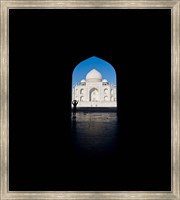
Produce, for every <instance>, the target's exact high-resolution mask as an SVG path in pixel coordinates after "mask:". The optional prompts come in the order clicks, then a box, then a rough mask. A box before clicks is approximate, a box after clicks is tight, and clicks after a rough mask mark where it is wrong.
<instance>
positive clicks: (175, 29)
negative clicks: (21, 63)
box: [0, 0, 180, 200]
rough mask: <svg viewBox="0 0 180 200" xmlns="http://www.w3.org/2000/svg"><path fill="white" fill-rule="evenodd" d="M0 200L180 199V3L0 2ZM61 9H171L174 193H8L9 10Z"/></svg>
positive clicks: (169, 0)
mask: <svg viewBox="0 0 180 200" xmlns="http://www.w3.org/2000/svg"><path fill="white" fill-rule="evenodd" d="M0 7H1V53H0V57H1V59H0V60H1V66H0V69H1V86H0V87H1V90H0V93H1V98H0V102H1V105H0V107H1V126H0V127H1V130H0V137H1V140H0V143H1V183H0V184H1V199H2V200H10V199H14V200H15V199H17V200H20V199H22V200H23V199H24V200H25V199H36V200H37V199H63V200H65V199H83V200H85V199H134V200H135V199H146V200H147V199H154V200H157V199H159V200H160V199H164V200H165V199H168V200H179V199H180V160H179V158H180V124H179V122H180V107H179V105H180V104H179V102H180V98H179V97H180V82H179V79H180V32H179V29H180V2H179V0H166V1H159V0H157V1H151V0H148V1H139V0H136V1H135V0H133V1H131V0H130V1H128V0H105V1H103V0H98V1H94V0H88V1H82V0H76V1H73V0H67V1H65V0H62V1H61V0H52V1H44V0H42V1H41V0H39V1H25V0H13V1H11V0H1V1H0ZM17 8H18V9H25V8H40V9H58V8H68V9H76V8H82V9H83V8H93V9H96V8H102V9H103V8H112V9H113V8H116V9H125V8H128V9H167V8H168V9H171V11H172V12H171V20H172V25H171V33H172V36H171V58H172V59H171V60H172V61H171V141H172V142H171V144H172V147H171V150H172V153H171V163H172V166H171V173H172V184H171V191H170V192H166V191H162V192H145V191H137V192H134V191H128V192H125V191H119V192H117V191H116V192H108V191H106V192H101V191H98V192H97V191H96V192H93V191H92V192H85V191H83V192H74V191H68V192H63V191H62V192H60V191H56V192H53V191H43V192H42V191H38V192H37V191H36V192H35V191H34V192H33V191H32V192H17V191H9V189H8V185H9V182H8V158H9V154H8V148H9V140H8V138H9V61H8V60H9V59H8V56H9V41H8V34H9V26H8V25H9V21H8V20H9V9H17Z"/></svg>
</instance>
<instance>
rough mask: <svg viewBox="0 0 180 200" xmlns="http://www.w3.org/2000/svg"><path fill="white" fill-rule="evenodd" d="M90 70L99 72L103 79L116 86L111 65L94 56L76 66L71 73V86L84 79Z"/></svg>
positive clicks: (114, 74)
mask: <svg viewBox="0 0 180 200" xmlns="http://www.w3.org/2000/svg"><path fill="white" fill-rule="evenodd" d="M92 69H96V70H97V71H99V72H100V73H101V74H102V77H103V79H107V80H108V81H109V82H110V83H112V84H116V73H115V70H114V68H113V67H112V65H111V64H109V63H108V62H106V61H105V60H102V59H100V58H98V57H96V56H93V57H90V58H88V59H86V60H84V61H82V62H80V63H79V64H78V65H77V66H76V68H75V69H74V71H73V77H72V84H73V85H74V84H76V83H80V81H81V80H82V79H86V74H87V73H88V72H89V71H91V70H92Z"/></svg>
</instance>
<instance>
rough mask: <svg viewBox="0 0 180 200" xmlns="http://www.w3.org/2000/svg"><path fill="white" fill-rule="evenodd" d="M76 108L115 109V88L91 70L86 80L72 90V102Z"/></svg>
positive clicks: (94, 70) (99, 74)
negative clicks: (75, 101)
mask: <svg viewBox="0 0 180 200" xmlns="http://www.w3.org/2000/svg"><path fill="white" fill-rule="evenodd" d="M74 99H75V100H77V101H78V105H77V107H116V106H117V102H116V86H115V85H112V84H110V83H109V82H108V81H107V80H106V79H103V77H102V75H101V73H100V72H98V71H97V70H96V69H92V70H91V71H90V72H89V73H87V75H86V79H85V80H84V79H83V80H81V82H80V83H79V84H77V85H76V86H74V87H73V89H72V100H74Z"/></svg>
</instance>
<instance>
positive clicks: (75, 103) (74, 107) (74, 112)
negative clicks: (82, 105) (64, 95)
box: [72, 100, 78, 116]
mask: <svg viewBox="0 0 180 200" xmlns="http://www.w3.org/2000/svg"><path fill="white" fill-rule="evenodd" d="M77 104H78V101H77V100H73V101H72V105H73V115H74V116H75V115H76V106H77Z"/></svg>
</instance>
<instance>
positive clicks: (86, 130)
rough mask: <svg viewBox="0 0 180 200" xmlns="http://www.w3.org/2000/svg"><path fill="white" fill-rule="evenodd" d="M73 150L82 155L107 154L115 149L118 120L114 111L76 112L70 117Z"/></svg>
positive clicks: (110, 153)
mask: <svg viewBox="0 0 180 200" xmlns="http://www.w3.org/2000/svg"><path fill="white" fill-rule="evenodd" d="M71 129H72V143H73V147H74V151H75V152H76V153H78V155H84V156H96V157H97V156H101V157H102V156H106V157H107V156H108V155H112V154H113V152H114V151H115V149H116V142H117V133H118V122H117V114H116V112H107V113H105V112H77V113H76V118H73V117H72V124H71Z"/></svg>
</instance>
